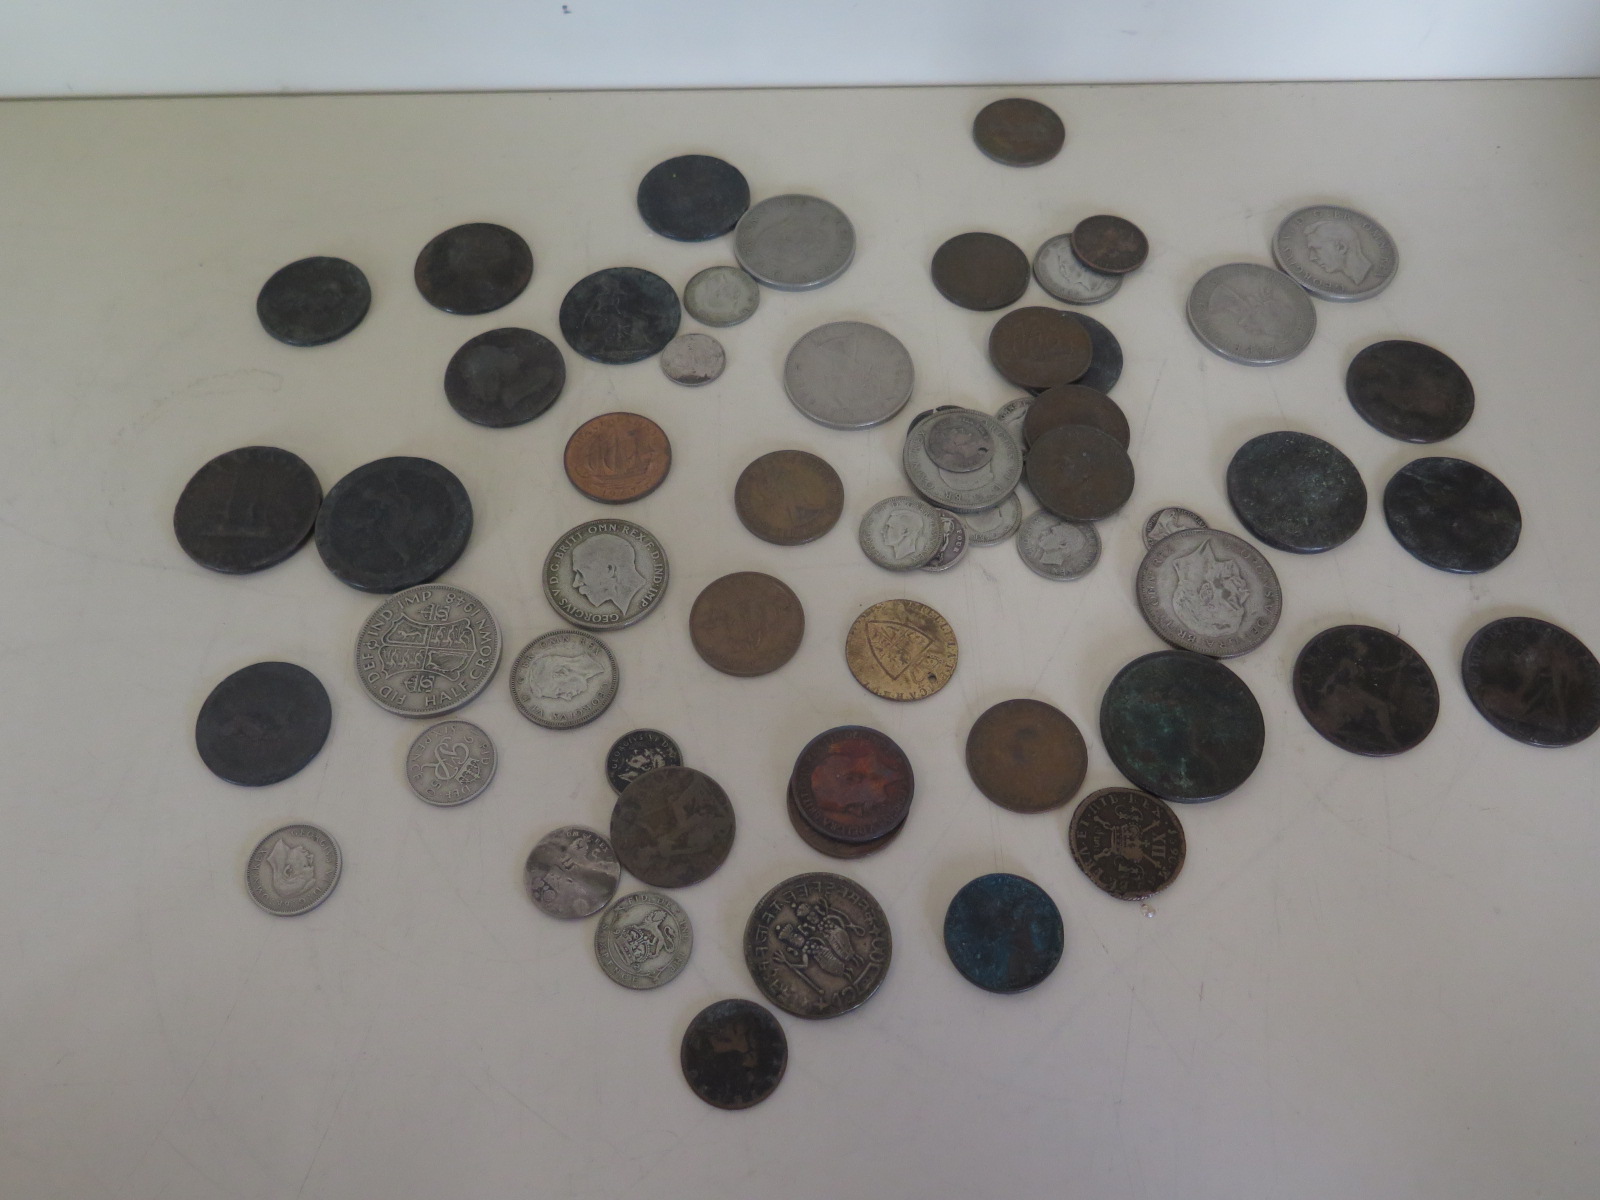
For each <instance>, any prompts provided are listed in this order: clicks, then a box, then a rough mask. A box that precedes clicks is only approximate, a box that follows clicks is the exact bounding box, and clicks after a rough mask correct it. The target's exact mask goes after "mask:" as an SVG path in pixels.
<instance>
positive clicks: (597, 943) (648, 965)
mask: <svg viewBox="0 0 1600 1200" xmlns="http://www.w3.org/2000/svg"><path fill="white" fill-rule="evenodd" d="M693 951H694V926H692V925H691V924H690V923H689V914H688V913H686V912H684V911H683V906H682V905H681V904H679V903H678V902H677V901H676V900H674V899H673V898H672V897H671V896H668V895H666V894H665V893H663V892H634V893H632V894H631V895H627V896H623V897H621V898H620V899H618V900H617V902H616V903H615V904H613V905H612V906H611V907H610V908H608V909H606V911H605V912H604V913H603V914H602V915H601V917H600V920H599V921H598V922H596V923H595V930H594V957H595V961H596V962H598V963H599V964H600V969H601V970H602V971H604V972H605V973H606V975H607V976H608V977H609V978H610V979H611V980H613V981H614V982H616V983H620V984H621V985H622V986H623V987H625V988H633V989H634V990H635V991H648V990H650V989H653V988H658V987H661V986H663V985H664V984H668V983H671V982H672V981H673V980H674V979H676V978H677V977H678V974H679V972H681V971H682V970H683V969H684V967H686V966H688V965H689V955H690V954H691V953H693Z"/></svg>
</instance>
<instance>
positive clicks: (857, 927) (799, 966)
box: [744, 871, 893, 1019]
mask: <svg viewBox="0 0 1600 1200" xmlns="http://www.w3.org/2000/svg"><path fill="white" fill-rule="evenodd" d="M892 951H893V941H892V939H891V937H890V934H889V919H888V918H887V917H886V916H884V913H883V909H882V908H881V907H879V905H878V902H877V900H875V899H874V898H873V896H872V893H871V892H869V891H867V889H866V888H864V887H862V886H861V885H860V884H858V883H856V882H854V881H853V880H850V879H846V878H845V877H844V876H843V875H834V874H831V873H830V872H827V871H810V872H807V873H806V874H804V875H796V876H794V877H792V878H790V879H785V880H784V881H783V882H782V883H780V884H779V885H778V886H777V887H775V888H773V889H772V890H771V891H770V892H768V893H767V894H766V895H765V896H763V897H762V898H761V901H760V903H758V904H757V905H756V907H755V910H754V911H753V912H752V913H751V914H750V920H749V921H748V922H746V924H745V927H744V961H745V966H747V967H749V968H750V976H751V978H753V979H754V980H755V982H756V986H757V987H758V988H760V989H761V991H762V994H763V995H765V996H766V997H767V999H768V1000H771V1001H772V1002H773V1003H774V1004H776V1005H777V1006H778V1007H779V1008H781V1009H783V1010H784V1012H788V1013H793V1014H794V1015H795V1016H797V1017H808V1018H812V1019H819V1018H822V1017H837V1016H838V1015H839V1014H840V1013H847V1012H849V1011H850V1010H851V1009H854V1008H859V1007H860V1006H861V1005H863V1004H865V1003H866V1002H867V1001H868V1000H869V999H871V998H872V994H873V993H874V992H876V991H877V990H878V988H879V987H880V986H882V984H883V978H884V976H885V975H886V974H887V973H888V970H889V957H890V954H891V953H892Z"/></svg>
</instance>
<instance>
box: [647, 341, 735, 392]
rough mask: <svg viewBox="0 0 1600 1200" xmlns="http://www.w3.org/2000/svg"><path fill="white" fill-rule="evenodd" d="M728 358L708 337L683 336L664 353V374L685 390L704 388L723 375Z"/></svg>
mask: <svg viewBox="0 0 1600 1200" xmlns="http://www.w3.org/2000/svg"><path fill="white" fill-rule="evenodd" d="M727 365H728V356H727V354H725V353H724V352H723V349H722V343H721V342H719V341H717V339H716V338H714V337H712V336H711V335H710V334H709V333H680V334H679V335H678V336H677V337H675V338H673V339H672V340H671V341H670V342H668V343H667V345H666V348H665V349H663V350H662V351H661V373H662V374H663V375H665V376H666V377H667V378H668V379H670V380H672V382H673V383H679V384H682V385H683V386H684V387H703V386H704V385H706V384H708V383H711V382H713V381H714V380H716V379H718V378H720V377H721V375H722V370H723V368H724V367H726V366H727Z"/></svg>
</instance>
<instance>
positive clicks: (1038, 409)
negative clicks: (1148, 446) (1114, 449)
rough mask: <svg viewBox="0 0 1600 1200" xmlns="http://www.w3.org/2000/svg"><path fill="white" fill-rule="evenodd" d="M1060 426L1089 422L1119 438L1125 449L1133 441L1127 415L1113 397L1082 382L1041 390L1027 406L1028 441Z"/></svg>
mask: <svg viewBox="0 0 1600 1200" xmlns="http://www.w3.org/2000/svg"><path fill="white" fill-rule="evenodd" d="M1058 425H1088V426H1091V427H1092V428H1095V429H1098V430H1099V431H1100V432H1101V433H1104V434H1107V435H1109V436H1110V437H1114V438H1116V439H1117V441H1118V442H1119V443H1121V445H1122V448H1123V449H1124V450H1126V449H1127V448H1128V443H1129V442H1130V441H1132V440H1133V436H1132V432H1131V431H1130V430H1129V428H1128V418H1127V416H1126V415H1125V414H1124V413H1123V411H1122V408H1121V406H1119V405H1118V404H1117V402H1116V401H1115V400H1113V399H1112V398H1111V397H1110V396H1108V395H1106V394H1105V393H1104V392H1102V391H1097V390H1096V389H1094V388H1092V387H1085V386H1084V385H1083V384H1081V383H1063V384H1061V385H1059V386H1057V387H1053V388H1050V389H1048V390H1046V391H1043V392H1040V393H1039V394H1038V396H1036V397H1035V398H1034V401H1033V403H1032V404H1030V405H1028V415H1027V417H1026V418H1025V419H1024V420H1023V422H1022V437H1023V440H1024V441H1025V442H1027V443H1029V444H1031V443H1033V442H1034V441H1036V440H1038V439H1039V438H1041V437H1043V436H1044V435H1045V434H1046V433H1048V432H1050V430H1052V429H1054V428H1056V426H1058Z"/></svg>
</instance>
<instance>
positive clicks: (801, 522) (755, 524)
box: [733, 450, 844, 546]
mask: <svg viewBox="0 0 1600 1200" xmlns="http://www.w3.org/2000/svg"><path fill="white" fill-rule="evenodd" d="M733 509H734V511H735V512H736V513H738V515H739V523H740V524H742V525H743V526H744V527H745V528H746V529H748V530H749V531H750V532H751V533H753V534H755V535H756V536H757V537H758V538H760V539H761V540H762V541H764V542H771V543H773V544H774V545H777V546H800V545H803V544H805V543H806V542H814V541H816V540H817V539H818V538H819V537H821V536H822V535H823V534H825V533H827V532H828V530H830V529H832V528H833V527H834V524H835V523H836V522H837V521H838V520H839V514H840V513H842V512H843V511H844V483H843V481H842V480H841V479H840V478H839V472H837V471H835V470H834V469H833V468H832V467H831V466H829V465H828V463H827V462H826V461H825V460H823V459H821V458H818V457H817V456H816V455H815V454H810V453H808V452H807V451H805V450H774V451H772V452H771V453H770V454H763V455H762V456H761V457H760V458H758V459H756V460H755V461H754V462H753V463H751V464H750V465H749V466H748V467H746V468H745V469H744V470H743V471H741V472H740V473H739V482H738V483H736V484H735V485H734V488H733Z"/></svg>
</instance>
